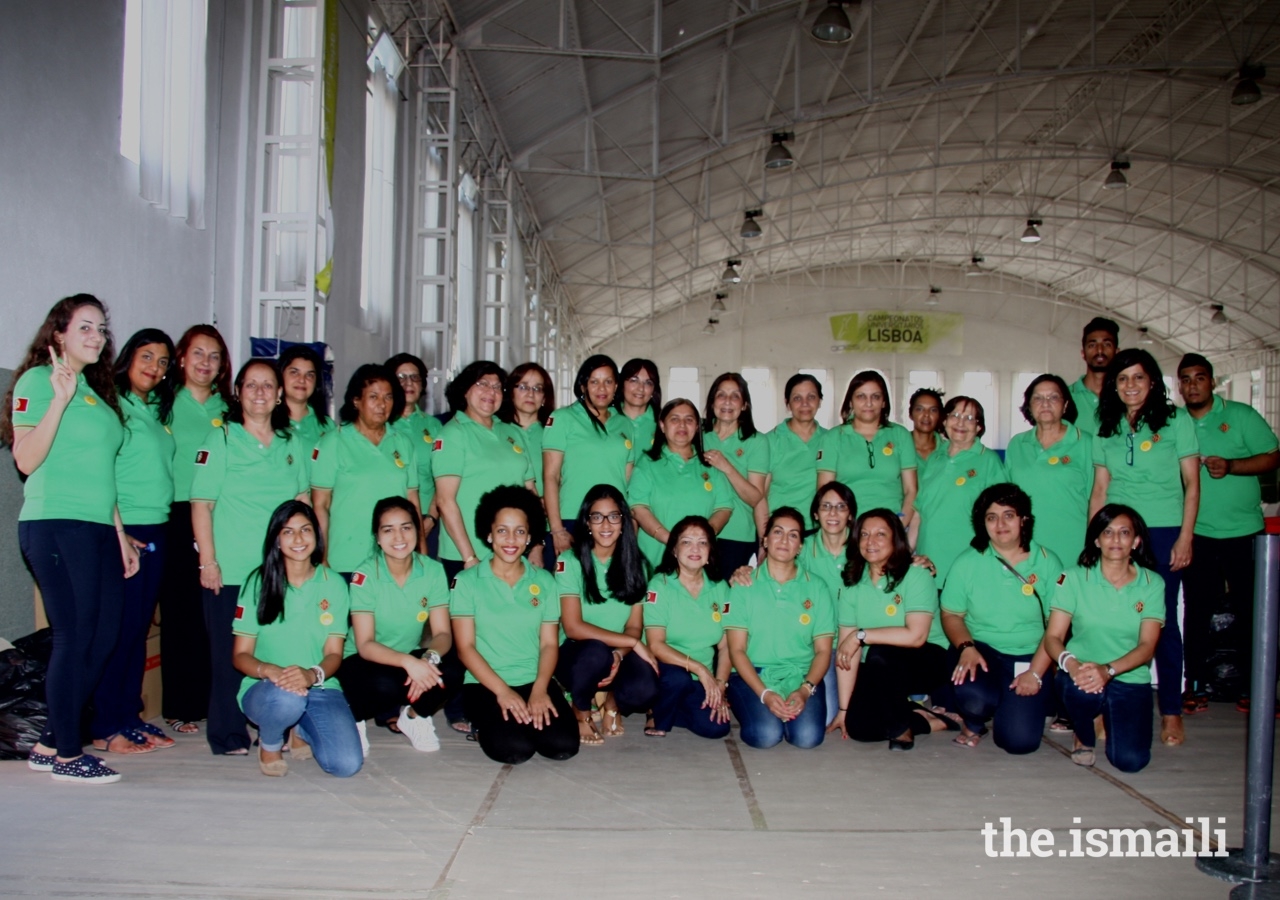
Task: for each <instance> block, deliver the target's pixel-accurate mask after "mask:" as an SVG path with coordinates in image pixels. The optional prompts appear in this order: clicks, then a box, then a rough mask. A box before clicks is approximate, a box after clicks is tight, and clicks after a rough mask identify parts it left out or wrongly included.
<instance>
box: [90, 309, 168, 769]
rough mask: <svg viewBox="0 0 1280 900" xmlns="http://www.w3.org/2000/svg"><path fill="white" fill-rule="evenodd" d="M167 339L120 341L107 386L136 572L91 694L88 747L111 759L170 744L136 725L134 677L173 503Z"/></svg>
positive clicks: (149, 332) (139, 670)
mask: <svg viewBox="0 0 1280 900" xmlns="http://www.w3.org/2000/svg"><path fill="white" fill-rule="evenodd" d="M172 359H173V341H172V340H170V339H169V336H168V335H167V334H165V333H164V332H163V331H161V330H160V329H158V328H144V329H142V330H141V331H139V332H137V333H135V334H134V335H133V337H131V338H129V340H128V341H127V342H125V345H124V347H122V348H121V350H120V356H119V357H118V358H117V359H116V365H115V382H116V390H117V391H118V392H119V397H120V406H121V408H122V410H123V412H124V430H125V434H124V444H123V445H122V446H121V447H120V452H119V454H118V455H117V456H116V506H117V507H118V508H119V510H120V521H121V522H122V523H123V524H124V529H125V534H126V535H127V536H128V538H129V540H130V541H131V542H132V543H133V545H134V547H136V548H138V551H139V568H138V574H137V575H135V576H134V577H132V578H129V579H126V581H125V583H124V606H123V609H122V611H121V616H120V636H119V637H118V638H117V639H116V646H115V649H114V650H112V651H111V656H109V657H108V658H107V662H106V665H105V666H104V668H103V670H102V678H101V679H99V681H98V687H97V690H95V691H94V694H93V710H94V715H93V725H92V733H93V737H94V741H93V745H94V747H95V748H97V749H99V750H108V751H110V752H112V753H145V752H147V751H148V750H152V749H155V748H157V747H172V746H173V744H174V741H173V738H171V737H169V736H168V735H167V734H165V733H164V731H162V730H161V729H159V728H157V727H156V726H155V725H152V724H151V723H150V722H144V721H142V717H141V715H140V713H141V712H142V676H143V673H144V672H145V671H146V663H147V633H148V632H149V631H150V630H151V621H152V616H153V614H154V613H155V610H156V599H157V596H158V594H159V591H160V576H161V575H162V574H163V573H164V560H165V552H166V550H167V545H166V541H165V531H166V530H167V527H168V526H167V522H168V519H169V506H170V504H171V503H172V502H173V435H172V434H171V433H170V432H169V428H168V427H167V426H168V423H169V422H171V421H172V417H173V385H172V384H171V383H170V382H169V381H166V380H165V374H166V372H167V371H168V368H169V361H170V360H172Z"/></svg>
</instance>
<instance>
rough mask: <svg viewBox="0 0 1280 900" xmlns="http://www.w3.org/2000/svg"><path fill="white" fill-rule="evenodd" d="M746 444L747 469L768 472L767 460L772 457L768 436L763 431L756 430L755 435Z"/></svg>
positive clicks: (762, 472) (762, 473)
mask: <svg viewBox="0 0 1280 900" xmlns="http://www.w3.org/2000/svg"><path fill="white" fill-rule="evenodd" d="M746 444H747V449H746V457H747V471H748V472H758V473H760V474H761V475H767V474H768V473H769V462H770V460H771V459H772V458H773V453H772V449H771V448H770V447H769V439H768V437H767V436H766V435H765V434H764V432H762V431H757V432H756V434H755V437H753V438H752V439H751V440H749V441H747V442H746Z"/></svg>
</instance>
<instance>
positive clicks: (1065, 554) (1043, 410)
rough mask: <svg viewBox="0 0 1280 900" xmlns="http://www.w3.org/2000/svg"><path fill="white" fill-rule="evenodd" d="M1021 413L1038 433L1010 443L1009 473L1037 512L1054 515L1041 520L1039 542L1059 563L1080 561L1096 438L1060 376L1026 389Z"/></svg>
mask: <svg viewBox="0 0 1280 900" xmlns="http://www.w3.org/2000/svg"><path fill="white" fill-rule="evenodd" d="M1020 412H1021V413H1022V417H1023V418H1024V419H1026V420H1027V421H1028V422H1030V423H1031V424H1032V425H1034V426H1035V428H1034V429H1033V430H1032V431H1024V432H1021V433H1020V434H1015V435H1014V436H1013V437H1012V438H1011V439H1010V440H1009V446H1008V448H1007V449H1006V450H1005V451H1004V467H1005V470H1006V471H1007V472H1008V473H1009V480H1010V481H1012V482H1013V483H1014V484H1016V485H1017V486H1018V487H1020V488H1022V489H1023V490H1024V491H1026V492H1027V494H1028V496H1030V497H1031V502H1032V504H1033V505H1034V506H1035V508H1036V509H1039V510H1041V511H1043V512H1048V511H1050V510H1052V511H1053V515H1045V516H1042V517H1041V519H1040V522H1039V524H1038V525H1037V526H1036V541H1037V542H1038V543H1039V544H1040V545H1041V546H1044V547H1048V548H1049V549H1050V550H1052V551H1053V552H1054V553H1056V554H1058V557H1059V558H1060V559H1075V558H1076V557H1077V556H1079V555H1080V550H1081V548H1082V547H1084V530H1085V528H1086V527H1088V524H1089V493H1090V492H1091V491H1092V490H1093V436H1092V435H1090V434H1089V433H1087V432H1085V431H1082V430H1081V429H1080V428H1079V427H1078V426H1077V425H1076V424H1075V421H1076V404H1075V401H1074V400H1072V399H1071V390H1070V389H1069V388H1068V387H1067V383H1066V382H1065V381H1063V380H1062V378H1060V377H1059V376H1057V375H1041V376H1040V377H1039V378H1037V379H1036V380H1035V381H1033V382H1031V384H1029V385H1027V389H1026V391H1025V392H1024V393H1023V395H1022V407H1021V409H1020Z"/></svg>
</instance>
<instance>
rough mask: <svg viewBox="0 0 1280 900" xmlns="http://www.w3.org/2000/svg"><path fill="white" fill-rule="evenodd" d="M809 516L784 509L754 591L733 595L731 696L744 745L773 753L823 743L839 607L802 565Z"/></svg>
mask: <svg viewBox="0 0 1280 900" xmlns="http://www.w3.org/2000/svg"><path fill="white" fill-rule="evenodd" d="M803 540H804V516H803V515H801V514H800V511H799V510H796V509H792V508H791V507H789V506H784V507H782V509H779V510H775V511H774V512H773V514H772V515H771V516H769V519H768V521H767V522H766V523H765V537H764V552H765V558H764V562H763V563H762V564H761V565H759V566H757V567H756V569H755V572H754V573H753V574H752V584H751V585H750V586H748V587H735V588H733V590H731V591H730V592H729V600H730V602H731V603H732V605H733V612H732V613H731V614H730V615H729V616H728V618H726V619H725V629H726V630H727V631H728V638H729V657H730V659H731V660H732V661H733V668H734V673H733V674H732V675H730V676H729V686H728V688H727V689H726V693H727V695H728V697H729V706H730V707H731V708H732V709H733V714H734V715H735V716H736V717H737V719H738V723H739V725H741V726H742V740H743V742H744V743H745V744H747V745H748V746H750V747H755V748H757V749H761V750H763V749H767V748H769V747H773V746H775V745H776V744H779V743H781V742H782V741H783V740H786V742H787V743H789V744H792V745H793V746H796V747H799V748H801V749H802V750H808V749H811V748H813V747H816V746H818V745H819V744H821V743H822V739H823V737H824V736H825V733H826V732H825V728H826V723H827V701H826V695H825V692H824V691H823V690H822V679H823V677H824V676H825V675H826V673H827V668H828V666H829V664H830V662H831V640H832V638H833V637H834V635H835V630H836V620H835V604H834V602H833V601H832V599H831V592H830V591H828V590H827V586H826V585H825V584H823V582H822V579H820V578H818V577H817V576H815V575H811V574H809V573H808V572H806V571H804V570H803V569H801V568H800V567H799V566H797V565H796V556H797V555H799V553H800V547H801V545H802V543H803Z"/></svg>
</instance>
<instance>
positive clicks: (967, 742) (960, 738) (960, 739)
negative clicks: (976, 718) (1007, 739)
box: [951, 732, 982, 750]
mask: <svg viewBox="0 0 1280 900" xmlns="http://www.w3.org/2000/svg"><path fill="white" fill-rule="evenodd" d="M981 740H982V735H980V734H978V733H977V732H972V733H970V734H964V733H963V732H961V733H960V734H957V735H956V736H955V737H954V738H952V739H951V743H953V744H959V745H960V746H961V747H968V748H969V749H970V750H972V749H974V748H975V747H977V746H978V743H979V742H980V741H981Z"/></svg>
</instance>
